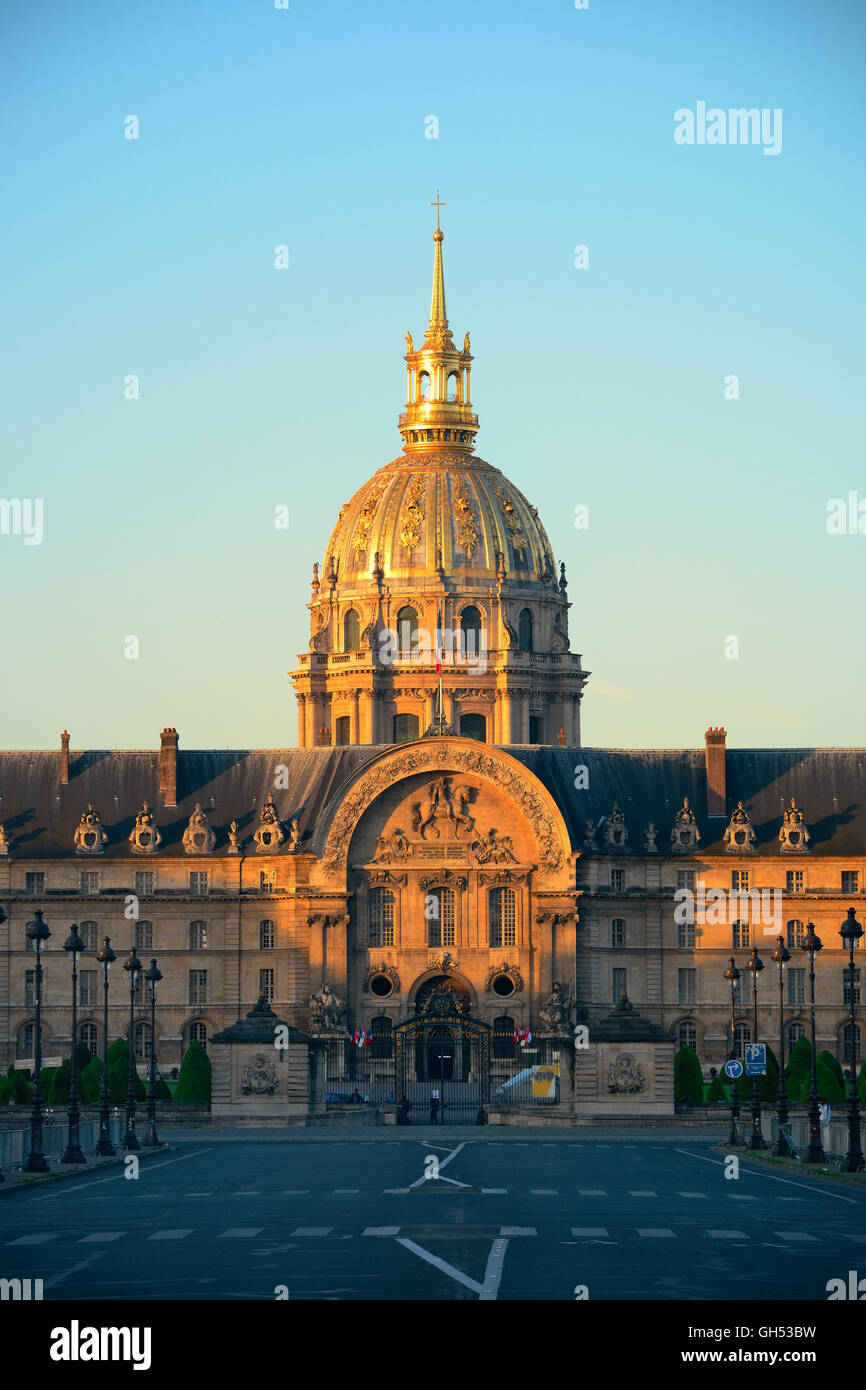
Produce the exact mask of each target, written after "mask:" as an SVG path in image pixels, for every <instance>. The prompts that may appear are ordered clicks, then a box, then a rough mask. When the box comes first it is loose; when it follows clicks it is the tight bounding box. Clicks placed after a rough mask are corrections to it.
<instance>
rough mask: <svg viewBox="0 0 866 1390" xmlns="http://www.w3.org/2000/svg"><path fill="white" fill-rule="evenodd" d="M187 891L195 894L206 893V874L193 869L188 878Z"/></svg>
mask: <svg viewBox="0 0 866 1390" xmlns="http://www.w3.org/2000/svg"><path fill="white" fill-rule="evenodd" d="M189 891H190V892H191V893H195V894H199V895H200V894H203V893H206V892H207V873H205V872H202V871H201V870H199V869H194V870H193V871H192V873H191V874H190V876H189Z"/></svg>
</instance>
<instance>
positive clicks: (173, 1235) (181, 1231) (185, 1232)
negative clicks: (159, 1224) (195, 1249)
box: [147, 1226, 192, 1240]
mask: <svg viewBox="0 0 866 1390" xmlns="http://www.w3.org/2000/svg"><path fill="white" fill-rule="evenodd" d="M191 1235H192V1226H189V1227H186V1228H184V1227H179V1228H178V1229H177V1230H175V1231H156V1232H154V1234H153V1235H152V1236H148V1237H147V1238H148V1240H183V1239H184V1237H185V1236H191Z"/></svg>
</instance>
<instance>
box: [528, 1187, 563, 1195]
mask: <svg viewBox="0 0 866 1390" xmlns="http://www.w3.org/2000/svg"><path fill="white" fill-rule="evenodd" d="M529 1191H530V1193H531V1195H532V1196H533V1197H558V1196H559V1191H558V1189H557V1188H555V1187H530V1189H529Z"/></svg>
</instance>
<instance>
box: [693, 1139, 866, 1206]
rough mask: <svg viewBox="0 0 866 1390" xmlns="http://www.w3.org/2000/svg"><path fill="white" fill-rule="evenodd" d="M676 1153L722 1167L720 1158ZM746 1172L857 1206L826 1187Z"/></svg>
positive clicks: (855, 1201) (770, 1174)
mask: <svg viewBox="0 0 866 1390" xmlns="http://www.w3.org/2000/svg"><path fill="white" fill-rule="evenodd" d="M676 1152H677V1153H678V1154H685V1155H686V1157H687V1158H700V1159H702V1160H703V1162H704V1163H713V1164H715V1166H716V1167H717V1168H723V1167H724V1160H723V1159H721V1158H707V1156H706V1154H694V1153H690V1152H689V1150H688V1149H677V1150H676ZM746 1172H747V1173H749V1174H750V1176H751V1177H754V1178H768V1179H769V1181H770V1182H783V1183H786V1184H787V1185H788V1187H800V1188H802V1189H803V1191H804V1192H811V1193H812V1195H813V1196H815V1195H817V1194H819V1193H820V1194H821V1195H822V1196H824V1197H835V1198H836V1200H837V1202H852V1203H853V1204H854V1206H856V1205H857V1199H856V1198H855V1197H843V1196H842V1193H841V1192H830V1191H829V1190H828V1189H827V1188H826V1187H822V1186H821V1185H820V1184H819V1185H818V1186H817V1187H807V1186H806V1184H805V1183H804V1182H792V1181H791V1179H790V1178H780V1177H777V1176H776V1174H775V1173H762V1172H761V1171H760V1169H759V1168H747V1169H746Z"/></svg>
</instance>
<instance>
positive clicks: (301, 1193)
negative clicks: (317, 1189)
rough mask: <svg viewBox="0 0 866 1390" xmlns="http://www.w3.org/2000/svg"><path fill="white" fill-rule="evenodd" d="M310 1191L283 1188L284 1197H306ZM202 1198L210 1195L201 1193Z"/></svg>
mask: <svg viewBox="0 0 866 1390" xmlns="http://www.w3.org/2000/svg"><path fill="white" fill-rule="evenodd" d="M309 1191H310V1189H309V1188H308V1187H284V1188H283V1196H284V1197H306V1196H307V1194H308V1193H309ZM202 1196H205V1197H209V1196H210V1193H209V1192H206V1193H202Z"/></svg>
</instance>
